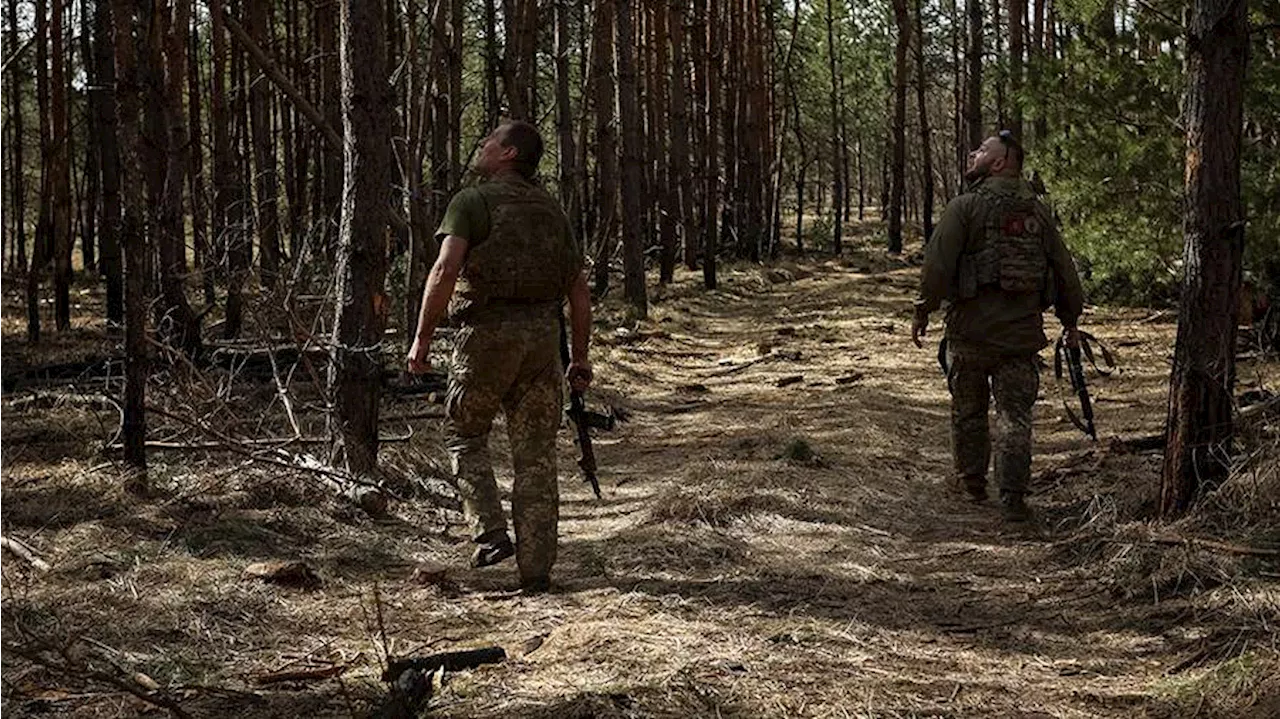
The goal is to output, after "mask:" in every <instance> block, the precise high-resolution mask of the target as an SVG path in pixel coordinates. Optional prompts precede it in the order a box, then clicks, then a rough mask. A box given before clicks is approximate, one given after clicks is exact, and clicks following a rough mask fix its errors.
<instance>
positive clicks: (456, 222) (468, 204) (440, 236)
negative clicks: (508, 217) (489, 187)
mask: <svg viewBox="0 0 1280 719" xmlns="http://www.w3.org/2000/svg"><path fill="white" fill-rule="evenodd" d="M449 235H454V236H456V237H461V238H462V239H464V240H466V241H467V247H469V248H470V247H475V246H476V245H478V244H480V243H481V242H484V241H485V240H486V239H488V238H489V206H488V205H487V204H486V203H485V201H484V196H483V195H481V194H480V191H479V190H478V189H476V188H474V187H468V188H465V189H463V190H461V191H459V192H458V194H456V195H454V196H453V199H452V200H450V201H449V207H447V208H446V209H445V211H444V217H443V218H442V219H441V220H440V227H439V228H437V229H436V241H437V242H444V238H445V237H447V236H449Z"/></svg>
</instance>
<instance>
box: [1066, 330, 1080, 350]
mask: <svg viewBox="0 0 1280 719" xmlns="http://www.w3.org/2000/svg"><path fill="white" fill-rule="evenodd" d="M1062 342H1063V344H1065V345H1066V346H1067V349H1073V350H1078V349H1080V330H1079V328H1077V327H1068V328H1066V329H1064V330H1063V331H1062Z"/></svg>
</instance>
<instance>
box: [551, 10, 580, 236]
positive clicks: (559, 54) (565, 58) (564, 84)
mask: <svg viewBox="0 0 1280 719" xmlns="http://www.w3.org/2000/svg"><path fill="white" fill-rule="evenodd" d="M554 12H555V52H556V61H555V67H556V150H557V151H558V153H559V158H558V159H559V167H560V173H559V181H560V203H561V204H562V205H564V208H565V211H566V212H567V213H568V215H569V226H570V227H572V228H574V230H575V231H580V229H581V226H582V209H581V206H580V203H579V199H578V187H579V184H578V166H577V159H578V152H577V148H576V147H575V146H574V141H573V107H572V105H571V103H570V99H569V82H570V77H569V53H570V50H571V46H570V37H569V3H568V0H555V7H554Z"/></svg>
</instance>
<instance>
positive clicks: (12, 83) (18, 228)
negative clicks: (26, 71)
mask: <svg viewBox="0 0 1280 719" xmlns="http://www.w3.org/2000/svg"><path fill="white" fill-rule="evenodd" d="M8 10H9V33H8V34H9V47H10V48H16V47H18V0H9V8H8ZM22 78H23V73H22V72H21V71H20V69H19V68H17V67H15V68H13V70H12V71H11V72H10V73H9V97H8V98H7V101H6V102H5V105H7V106H8V108H9V125H10V127H12V128H13V135H12V138H13V139H12V144H11V145H9V147H10V151H9V159H10V161H11V162H12V165H11V173H12V174H11V175H10V179H9V188H10V192H9V197H10V200H11V202H12V210H11V219H12V220H13V230H14V232H13V238H14V242H15V243H16V244H17V247H15V248H14V256H15V257H16V261H17V269H18V270H26V269H27V197H26V178H25V177H24V175H23V151H22V149H23V135H24V133H23V117H22Z"/></svg>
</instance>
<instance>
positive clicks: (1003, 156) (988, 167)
mask: <svg viewBox="0 0 1280 719" xmlns="http://www.w3.org/2000/svg"><path fill="white" fill-rule="evenodd" d="M1025 157H1026V153H1025V152H1024V151H1023V149H1022V144H1021V143H1019V142H1018V140H1017V138H1015V137H1014V136H1013V133H1011V132H1009V131H1008V130H1001V131H1000V133H999V134H996V135H992V136H991V137H988V138H987V139H986V140H983V141H982V144H981V145H979V146H978V147H977V149H975V150H974V151H973V152H970V153H969V168H968V170H967V171H966V172H965V175H964V176H965V179H967V180H980V179H983V178H986V177H1021V176H1022V162H1023V160H1024V159H1025Z"/></svg>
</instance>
